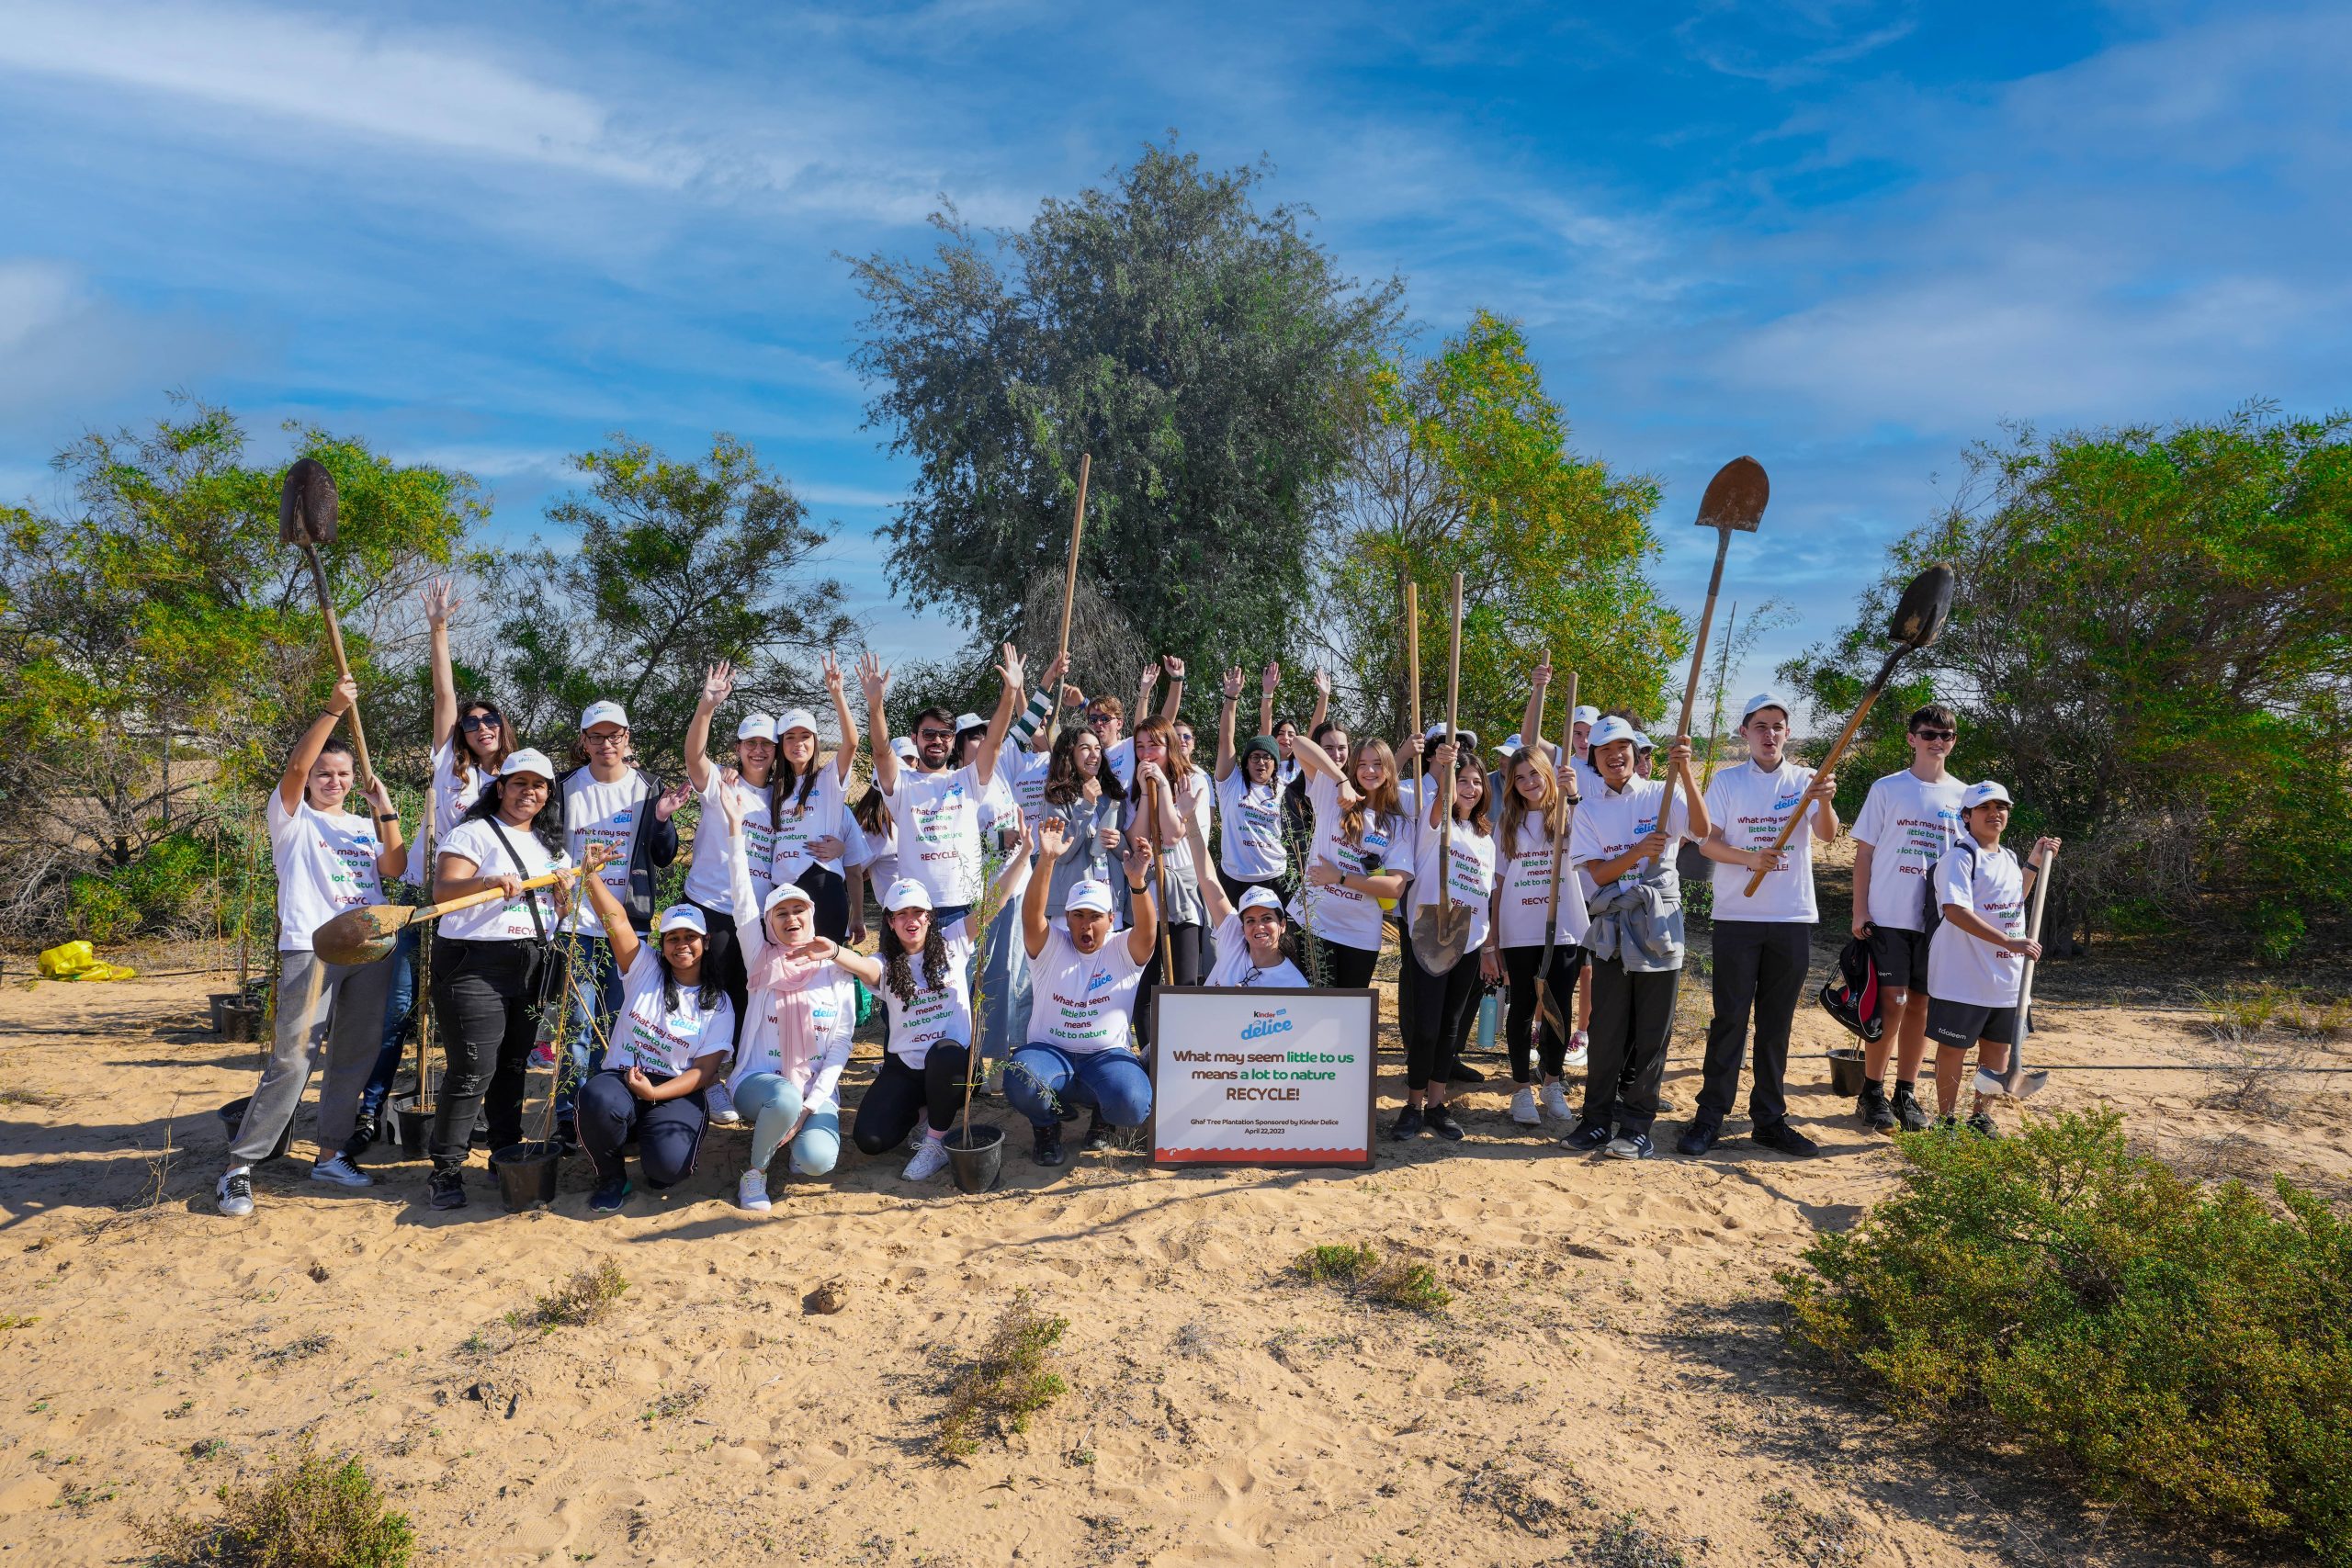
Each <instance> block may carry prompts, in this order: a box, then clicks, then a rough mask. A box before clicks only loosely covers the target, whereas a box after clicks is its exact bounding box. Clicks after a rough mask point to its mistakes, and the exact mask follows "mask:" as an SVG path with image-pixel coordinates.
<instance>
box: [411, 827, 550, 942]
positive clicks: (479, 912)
mask: <svg viewBox="0 0 2352 1568" xmlns="http://www.w3.org/2000/svg"><path fill="white" fill-rule="evenodd" d="M501 832H503V833H504V834H505V835H506V838H505V840H504V842H501V841H500V839H499V836H498V835H499V833H501ZM509 843H511V844H513V845H514V846H515V853H516V854H519V855H521V856H522V857H523V861H522V863H521V864H520V865H517V864H516V863H515V861H514V859H513V858H512V857H510V856H509V855H508V854H507V852H506V845H507V844H509ZM439 853H440V857H441V859H442V860H444V861H445V862H446V861H447V859H448V858H449V857H450V856H451V855H456V856H458V857H459V858H460V859H464V860H469V861H471V862H473V863H474V871H475V874H477V875H480V876H517V877H521V878H522V879H523V880H524V881H526V882H527V881H529V880H530V879H531V878H532V877H535V876H545V875H546V874H548V872H550V871H556V870H560V869H561V868H562V867H564V866H568V865H570V864H571V855H569V854H558V855H550V854H548V851H547V846H546V845H545V844H542V843H540V842H539V836H538V835H537V833H534V832H532V831H531V830H530V829H528V828H517V827H515V825H514V824H513V823H511V822H502V823H500V824H499V825H498V828H497V829H496V830H495V831H493V830H492V828H491V825H490V823H489V821H488V820H487V819H486V818H480V817H477V818H472V819H471V820H469V821H465V822H460V823H458V826H457V827H456V828H455V829H452V830H451V831H450V834H449V836H448V838H447V839H446V840H442V844H441V848H440V852H439ZM447 874H448V873H447V869H446V867H435V875H437V876H446V875H447ZM579 897H581V899H582V902H585V901H586V895H584V894H582V895H579ZM534 903H537V905H538V906H539V920H540V921H541V922H544V924H545V926H546V928H547V931H548V933H549V934H550V935H552V934H553V933H554V931H555V930H556V919H555V889H553V888H551V887H535V888H533V889H532V890H531V891H530V892H528V893H526V894H524V895H523V896H522V897H520V898H517V899H515V900H514V901H513V902H511V903H505V904H502V903H499V902H498V901H497V900H496V899H492V901H491V902H489V903H487V904H477V905H475V906H474V907H473V908H469V909H459V910H458V911H457V912H456V913H455V914H449V915H444V916H442V917H441V919H440V921H439V923H438V930H439V931H440V932H441V934H442V935H443V936H446V937H447V938H448V939H449V940H451V941H452V942H531V941H535V940H537V937H538V934H539V929H540V928H539V925H538V924H536V923H534V922H533V921H532V919H531V906H532V904H534Z"/></svg>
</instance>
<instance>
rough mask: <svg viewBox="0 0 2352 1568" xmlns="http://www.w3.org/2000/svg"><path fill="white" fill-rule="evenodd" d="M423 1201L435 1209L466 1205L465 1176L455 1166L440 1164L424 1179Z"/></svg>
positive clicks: (456, 1207) (459, 1207) (455, 1207)
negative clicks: (440, 1165)
mask: <svg viewBox="0 0 2352 1568" xmlns="http://www.w3.org/2000/svg"><path fill="white" fill-rule="evenodd" d="M424 1201H426V1202H428V1203H430V1204H432V1205H433V1206H434V1207H435V1208H436V1209H462V1208H464V1207H465V1206H466V1176H465V1172H463V1171H461V1170H459V1169H458V1168H457V1167H456V1166H453V1165H449V1166H442V1167H440V1168H437V1169H435V1171H434V1173H433V1174H432V1175H431V1176H428V1177H426V1178H425V1179H424Z"/></svg>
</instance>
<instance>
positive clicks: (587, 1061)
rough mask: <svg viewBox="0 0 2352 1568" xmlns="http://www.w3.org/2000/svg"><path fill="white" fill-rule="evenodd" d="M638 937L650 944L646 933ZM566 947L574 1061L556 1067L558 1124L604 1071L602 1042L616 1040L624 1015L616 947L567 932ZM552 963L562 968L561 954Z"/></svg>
mask: <svg viewBox="0 0 2352 1568" xmlns="http://www.w3.org/2000/svg"><path fill="white" fill-rule="evenodd" d="M637 934H638V937H639V940H640V941H641V940H645V933H644V932H643V931H639V932H638V933H637ZM563 943H564V946H565V947H567V948H569V949H570V950H571V1059H570V1060H569V1061H560V1062H558V1063H557V1064H556V1091H555V1116H556V1120H557V1121H559V1122H568V1121H570V1120H571V1101H572V1091H573V1090H574V1089H576V1088H577V1087H578V1086H579V1085H580V1084H581V1083H582V1082H584V1081H585V1080H586V1079H588V1078H590V1077H594V1075H595V1074H597V1073H600V1072H603V1071H604V1070H605V1046H604V1042H608V1041H610V1040H611V1038H612V1032H613V1020H614V1019H616V1018H617V1017H619V1016H620V1010H621V972H620V969H619V967H618V966H617V965H616V964H614V963H613V944H612V943H611V942H607V941H605V939H604V938H603V937H601V936H589V935H587V934H586V933H584V932H582V931H567V932H565V933H564V937H563ZM553 961H554V962H556V963H559V964H560V963H561V962H563V958H562V955H561V954H560V953H559V954H557V955H556V957H555V959H554V960H553ZM592 1025H593V1026H592Z"/></svg>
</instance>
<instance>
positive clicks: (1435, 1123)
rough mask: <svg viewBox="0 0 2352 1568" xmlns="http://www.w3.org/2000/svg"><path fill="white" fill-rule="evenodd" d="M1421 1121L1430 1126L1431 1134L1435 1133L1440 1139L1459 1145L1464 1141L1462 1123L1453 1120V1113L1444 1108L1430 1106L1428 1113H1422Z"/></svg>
mask: <svg viewBox="0 0 2352 1568" xmlns="http://www.w3.org/2000/svg"><path fill="white" fill-rule="evenodd" d="M1421 1119H1422V1120H1423V1121H1424V1122H1427V1123H1428V1124H1429V1130H1430V1132H1432V1133H1435V1134H1437V1135H1438V1136H1439V1137H1441V1138H1443V1139H1445V1140H1446V1141H1447V1142H1448V1143H1454V1144H1458V1143H1460V1142H1461V1141H1462V1139H1463V1132H1462V1123H1461V1122H1456V1121H1455V1120H1454V1119H1453V1111H1448V1110H1447V1109H1446V1108H1445V1107H1444V1106H1442V1105H1432V1106H1430V1108H1429V1110H1428V1111H1425V1112H1423V1113H1422V1118H1421Z"/></svg>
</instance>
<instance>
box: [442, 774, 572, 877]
mask: <svg viewBox="0 0 2352 1568" xmlns="http://www.w3.org/2000/svg"><path fill="white" fill-rule="evenodd" d="M506 783H507V781H506V779H505V778H504V777H503V776H501V777H499V778H494V779H492V780H491V781H490V783H489V784H488V785H487V786H485V787H484V788H483V790H482V792H481V798H480V799H478V800H476V801H475V802H474V803H473V804H472V805H471V806H469V807H466V815H465V817H464V818H462V819H463V820H465V821H468V822H473V821H489V820H490V819H492V818H495V817H496V816H497V815H498V803H499V800H500V798H501V797H502V796H503V795H504V794H505V792H506ZM530 826H531V832H532V834H533V835H534V836H535V837H537V840H539V846H540V848H542V849H544V850H546V851H547V852H548V854H550V855H560V854H561V853H563V850H564V844H563V786H562V785H561V784H558V783H556V782H555V781H554V780H553V779H550V780H548V797H547V799H546V800H545V801H544V802H542V803H541V805H540V807H539V813H538V815H537V816H536V817H534V818H531V824H530ZM515 869H516V870H517V871H519V870H521V869H522V868H521V867H520V866H517V867H516V868H515Z"/></svg>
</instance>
